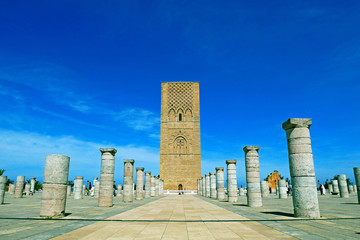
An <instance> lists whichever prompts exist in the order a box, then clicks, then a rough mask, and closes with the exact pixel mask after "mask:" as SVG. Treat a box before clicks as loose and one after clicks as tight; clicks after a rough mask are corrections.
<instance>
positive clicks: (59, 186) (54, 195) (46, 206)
mask: <svg viewBox="0 0 360 240" xmlns="http://www.w3.org/2000/svg"><path fill="white" fill-rule="evenodd" d="M69 165H70V157H68V156H64V155H46V159H45V170H44V184H43V191H42V196H41V209H40V216H41V217H55V216H65V207H66V191H67V185H66V183H67V181H68V177H69ZM80 186H81V185H80Z"/></svg>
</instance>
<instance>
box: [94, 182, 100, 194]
mask: <svg viewBox="0 0 360 240" xmlns="http://www.w3.org/2000/svg"><path fill="white" fill-rule="evenodd" d="M99 194H100V182H99V181H96V182H95V185H94V197H95V198H99Z"/></svg>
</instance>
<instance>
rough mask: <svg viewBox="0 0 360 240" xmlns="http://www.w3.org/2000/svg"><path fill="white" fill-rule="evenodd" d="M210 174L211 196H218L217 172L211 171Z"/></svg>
mask: <svg viewBox="0 0 360 240" xmlns="http://www.w3.org/2000/svg"><path fill="white" fill-rule="evenodd" d="M209 174H210V197H211V198H214V199H215V198H216V178H215V173H214V172H211V173H209Z"/></svg>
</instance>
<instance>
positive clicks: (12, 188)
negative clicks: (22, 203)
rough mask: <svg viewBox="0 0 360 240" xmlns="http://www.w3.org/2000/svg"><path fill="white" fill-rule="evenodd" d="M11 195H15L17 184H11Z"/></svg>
mask: <svg viewBox="0 0 360 240" xmlns="http://www.w3.org/2000/svg"><path fill="white" fill-rule="evenodd" d="M9 194H11V195H13V194H15V184H13V183H10V184H9Z"/></svg>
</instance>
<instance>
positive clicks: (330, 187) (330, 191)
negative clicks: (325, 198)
mask: <svg viewBox="0 0 360 240" xmlns="http://www.w3.org/2000/svg"><path fill="white" fill-rule="evenodd" d="M328 189H329V193H330V194H331V193H332V192H333V187H332V184H331V183H329V184H328Z"/></svg>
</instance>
